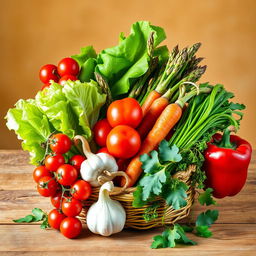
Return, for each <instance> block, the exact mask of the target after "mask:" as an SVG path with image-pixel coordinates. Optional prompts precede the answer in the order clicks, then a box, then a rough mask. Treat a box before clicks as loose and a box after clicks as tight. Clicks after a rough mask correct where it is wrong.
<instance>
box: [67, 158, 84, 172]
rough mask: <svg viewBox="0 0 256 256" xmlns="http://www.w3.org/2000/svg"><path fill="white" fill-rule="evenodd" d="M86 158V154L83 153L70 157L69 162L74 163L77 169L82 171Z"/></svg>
mask: <svg viewBox="0 0 256 256" xmlns="http://www.w3.org/2000/svg"><path fill="white" fill-rule="evenodd" d="M84 160H86V157H85V156H82V155H74V156H72V157H71V158H70V159H69V163H70V164H71V165H73V166H74V167H75V168H76V170H77V171H80V168H81V164H82V162H83V161H84Z"/></svg>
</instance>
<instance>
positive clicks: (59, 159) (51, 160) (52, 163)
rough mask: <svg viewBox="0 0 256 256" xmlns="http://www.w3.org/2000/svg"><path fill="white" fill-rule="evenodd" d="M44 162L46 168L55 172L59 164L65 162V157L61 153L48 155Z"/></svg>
mask: <svg viewBox="0 0 256 256" xmlns="http://www.w3.org/2000/svg"><path fill="white" fill-rule="evenodd" d="M44 164H45V166H46V168H47V169H48V170H50V171H53V172H56V171H57V169H58V168H59V167H60V166H61V165H63V164H65V158H64V156H63V155H61V154H55V155H52V156H51V155H48V156H47V157H46V158H45V161H44Z"/></svg>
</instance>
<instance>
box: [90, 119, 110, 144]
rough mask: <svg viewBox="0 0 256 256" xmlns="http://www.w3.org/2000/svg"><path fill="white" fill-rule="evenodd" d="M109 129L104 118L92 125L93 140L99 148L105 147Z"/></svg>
mask: <svg viewBox="0 0 256 256" xmlns="http://www.w3.org/2000/svg"><path fill="white" fill-rule="evenodd" d="M111 129H112V127H111V126H110V124H109V123H108V120H107V119H106V118H105V119H102V120H100V121H98V122H97V123H96V124H95V125H94V127H93V133H94V140H95V141H96V143H97V144H98V145H99V146H101V147H104V146H106V140H107V136H108V134H109V133H110V131H111Z"/></svg>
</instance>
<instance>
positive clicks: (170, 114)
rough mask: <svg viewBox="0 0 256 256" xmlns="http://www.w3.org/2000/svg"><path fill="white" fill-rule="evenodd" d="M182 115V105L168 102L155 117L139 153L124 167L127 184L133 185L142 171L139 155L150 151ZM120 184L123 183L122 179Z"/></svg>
mask: <svg viewBox="0 0 256 256" xmlns="http://www.w3.org/2000/svg"><path fill="white" fill-rule="evenodd" d="M181 115H182V107H181V106H180V105H179V104H177V103H172V104H169V105H168V106H167V107H166V108H165V109H164V111H163V112H162V113H161V115H160V116H159V118H158V119H157V121H156V123H155V125H154V126H153V128H152V130H151V131H150V132H149V134H148V135H147V137H146V139H145V140H144V141H143V143H142V145H141V148H140V151H139V153H138V154H137V155H136V156H135V157H134V158H133V159H132V160H131V162H130V164H129V165H128V167H127V169H126V174H127V175H128V176H129V177H130V183H129V186H133V185H134V184H135V183H136V181H137V180H138V178H139V177H140V175H141V173H142V168H141V165H142V163H141V162H140V156H141V155H143V154H147V153H149V152H150V151H152V150H153V149H154V148H155V147H156V146H157V145H158V144H159V143H160V142H161V141H162V140H163V139H164V138H165V137H166V136H167V134H168V133H169V132H170V130H171V129H172V128H173V127H174V125H175V124H176V123H177V122H178V121H179V119H180V117H181ZM121 185H124V180H122V182H121Z"/></svg>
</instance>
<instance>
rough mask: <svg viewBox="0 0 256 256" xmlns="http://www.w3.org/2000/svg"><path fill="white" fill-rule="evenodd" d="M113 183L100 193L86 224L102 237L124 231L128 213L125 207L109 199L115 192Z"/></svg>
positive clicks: (90, 209) (102, 188)
mask: <svg viewBox="0 0 256 256" xmlns="http://www.w3.org/2000/svg"><path fill="white" fill-rule="evenodd" d="M113 188H114V184H113V182H112V181H108V182H106V183H104V184H103V185H102V186H101V188H100V192H99V199H98V201H97V202H96V203H94V204H93V205H92V206H91V207H90V208H89V210H88V213H87V217H86V222H87V226H88V228H89V230H90V231H91V232H93V233H95V234H100V235H102V236H110V235H112V234H114V233H118V232H120V231H122V229H123V228H124V224H125V220H126V213H125V210H124V208H123V206H122V205H121V204H120V203H119V202H118V201H115V200H112V199H111V198H110V197H109V193H110V192H111V191H112V190H113Z"/></svg>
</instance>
